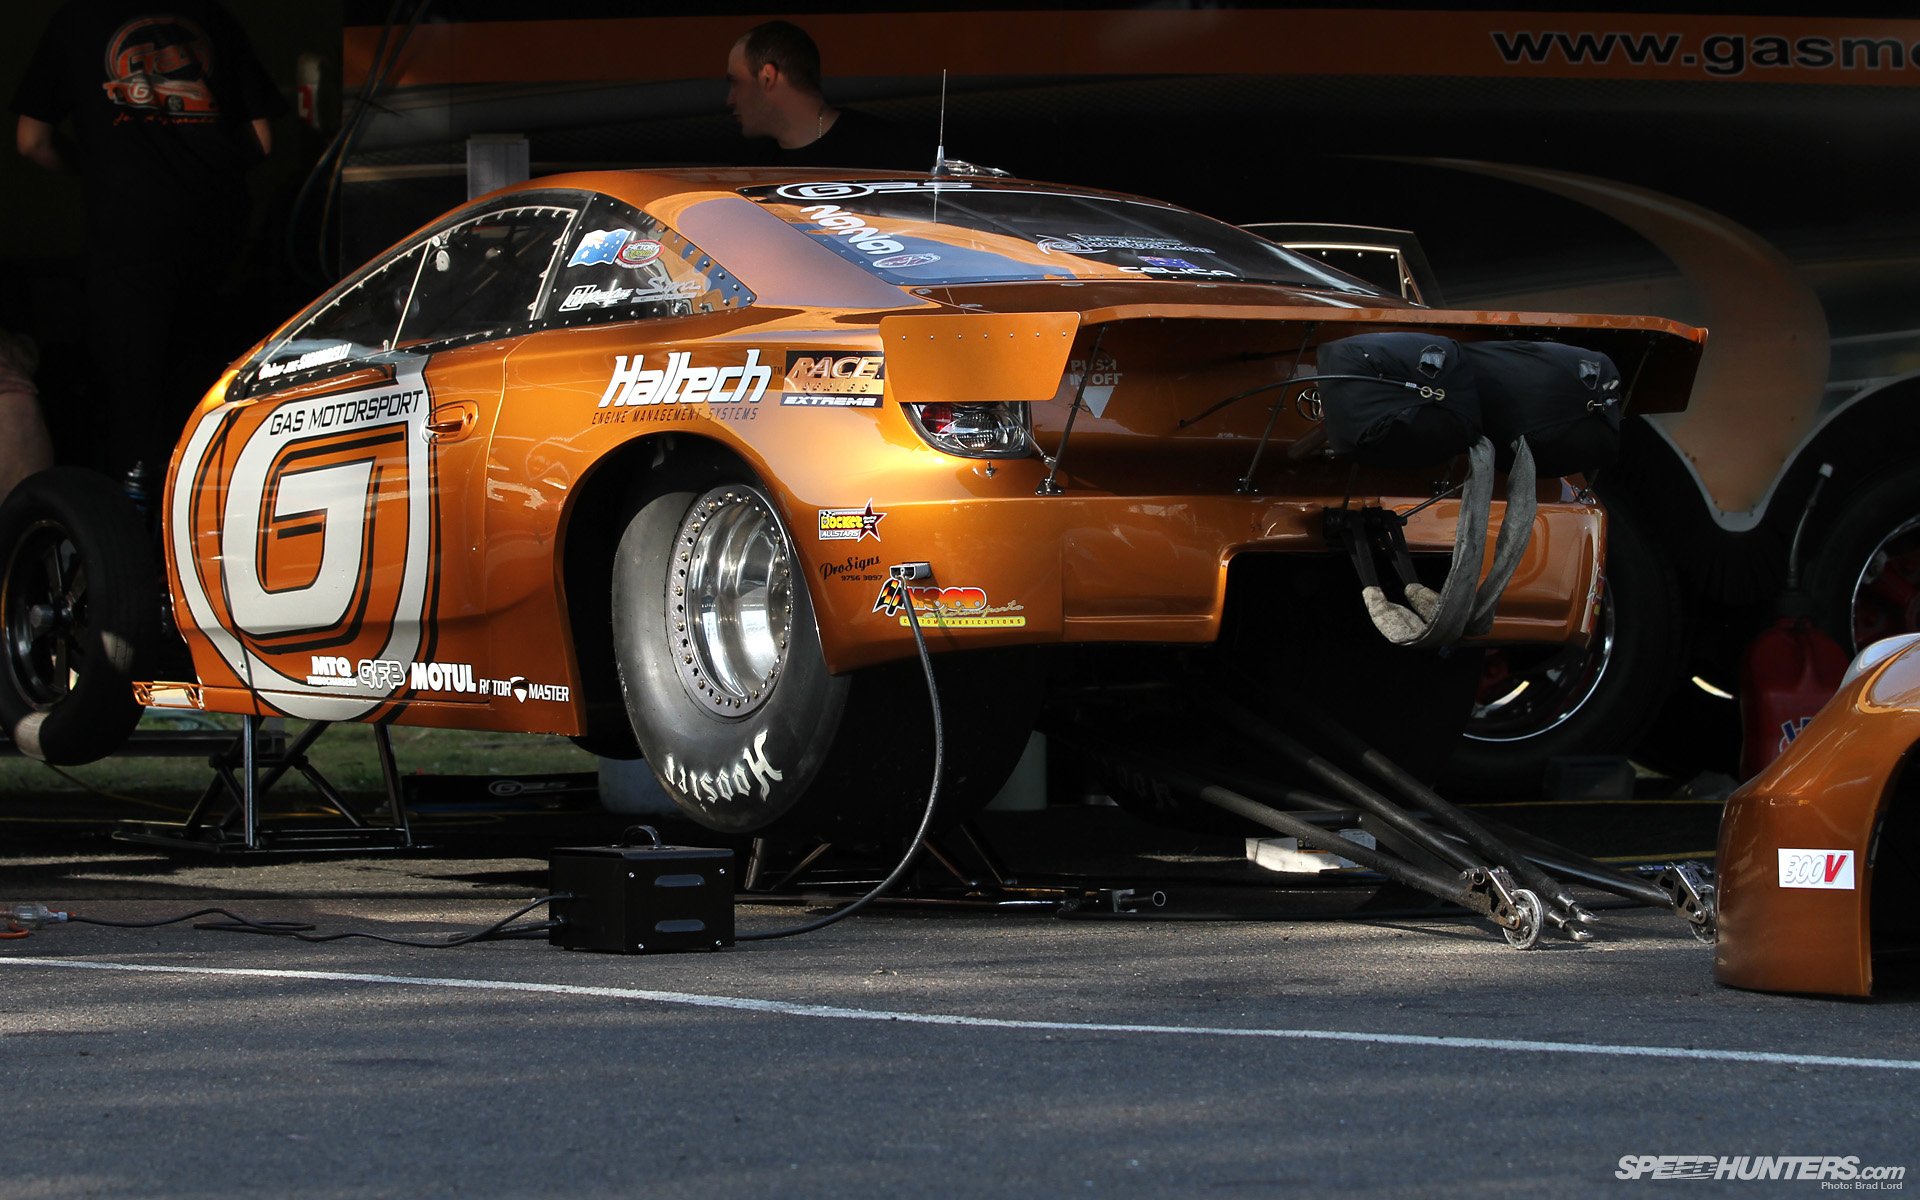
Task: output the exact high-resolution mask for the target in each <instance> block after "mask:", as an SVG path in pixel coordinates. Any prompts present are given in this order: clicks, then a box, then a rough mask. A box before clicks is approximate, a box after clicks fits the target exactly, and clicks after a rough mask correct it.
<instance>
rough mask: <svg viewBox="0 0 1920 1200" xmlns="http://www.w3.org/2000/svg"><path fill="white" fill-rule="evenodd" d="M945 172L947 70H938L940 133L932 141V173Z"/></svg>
mask: <svg viewBox="0 0 1920 1200" xmlns="http://www.w3.org/2000/svg"><path fill="white" fill-rule="evenodd" d="M946 172H947V69H946V68H945V67H941V68H940V131H939V133H937V134H935V135H934V139H933V173H934V174H935V175H944V174H946Z"/></svg>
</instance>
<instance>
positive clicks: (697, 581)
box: [667, 484, 793, 717]
mask: <svg viewBox="0 0 1920 1200" xmlns="http://www.w3.org/2000/svg"><path fill="white" fill-rule="evenodd" d="M673 545H674V563H673V570H672V571H671V572H670V573H669V575H668V580H667V592H668V595H667V635H668V639H669V641H670V643H671V644H672V645H673V647H674V655H673V665H674V668H675V670H676V671H677V672H678V673H679V676H680V682H681V684H682V685H683V686H685V688H686V689H687V694H688V695H689V696H692V697H693V698H694V700H695V701H697V702H698V703H700V704H701V705H702V706H704V707H705V708H707V709H709V710H710V711H712V712H715V713H719V714H721V715H724V716H732V717H737V716H744V715H746V714H747V713H750V712H753V711H754V710H755V709H757V708H759V707H760V706H761V705H762V704H764V703H766V699H767V697H768V695H769V694H771V692H772V690H773V685H774V683H775V682H776V681H777V680H778V679H779V677H780V670H781V667H782V666H784V665H785V663H786V657H787V643H788V635H789V633H790V631H791V629H792V625H793V555H792V552H791V550H790V549H789V548H788V546H787V538H786V534H785V532H784V531H783V530H782V529H781V526H780V519H779V518H778V517H777V516H775V515H774V512H773V509H772V508H771V507H770V506H769V505H768V504H767V500H766V497H764V496H762V495H761V494H760V493H759V492H757V491H755V490H753V489H752V488H747V487H742V486H740V485H738V484H732V485H728V486H726V487H717V488H714V489H713V490H712V491H710V492H708V493H707V494H705V495H704V496H701V497H700V498H699V499H698V500H696V501H694V503H693V507H692V508H691V509H689V510H688V512H687V516H686V519H685V520H683V521H682V522H681V523H680V532H679V533H678V535H676V536H675V538H674V542H673Z"/></svg>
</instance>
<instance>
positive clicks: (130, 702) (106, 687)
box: [0, 467, 159, 765]
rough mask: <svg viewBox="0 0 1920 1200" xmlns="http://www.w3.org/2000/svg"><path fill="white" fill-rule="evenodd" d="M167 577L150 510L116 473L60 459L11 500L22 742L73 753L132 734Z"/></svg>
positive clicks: (23, 748)
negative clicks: (135, 500)
mask: <svg viewBox="0 0 1920 1200" xmlns="http://www.w3.org/2000/svg"><path fill="white" fill-rule="evenodd" d="M155 579H156V574H155V571H154V559H153V549H152V546H151V544H150V543H149V540H148V537H147V534H146V532H145V530H144V528H143V526H142V523H141V521H140V517H139V514H138V513H137V512H136V511H135V510H134V508H133V505H132V504H130V503H129V502H128V501H127V499H126V497H125V496H124V495H122V494H121V492H120V489H119V488H118V487H116V486H114V484H113V482H112V481H111V480H109V479H107V478H106V477H105V476H102V475H98V474H95V473H94V472H92V471H86V470H81V469H79V468H75V467H55V468H53V469H52V470H48V471H42V472H41V473H39V474H38V475H34V476H32V477H31V478H29V479H27V480H25V481H24V482H22V483H21V484H20V485H19V487H17V488H15V489H14V492H13V494H12V495H11V496H10V497H8V499H7V502H6V504H5V505H0V631H3V632H4V636H5V638H6V643H5V653H4V655H0V724H4V731H5V733H6V734H7V736H8V737H10V738H11V739H12V740H13V743H14V744H15V745H16V746H17V747H19V749H20V752H21V753H23V754H26V755H29V756H30V757H33V758H38V759H41V760H44V761H46V762H50V763H55V764H59V765H72V764H76V763H85V762H92V761H93V760H94V759H97V758H100V757H102V756H104V755H107V754H110V753H112V752H113V751H114V750H116V749H118V748H119V746H120V745H121V744H122V743H123V742H125V741H126V739H127V735H128V734H130V733H131V732H132V731H133V727H134V726H135V725H136V724H138V723H139V720H140V706H139V705H138V704H136V703H135V702H134V698H133V687H132V683H133V680H134V678H135V677H136V674H135V673H136V671H137V670H138V667H139V663H140V660H141V657H142V656H143V655H144V654H146V653H147V652H148V651H149V650H150V649H151V648H152V647H153V645H154V644H155V642H156V641H157V640H158V638H159V620H158V606H157V603H156V601H157V597H156V595H155Z"/></svg>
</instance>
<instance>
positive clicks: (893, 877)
mask: <svg viewBox="0 0 1920 1200" xmlns="http://www.w3.org/2000/svg"><path fill="white" fill-rule="evenodd" d="M903 591H904V592H905V596H904V598H905V600H906V610H907V627H908V628H909V629H911V630H913V644H914V646H915V647H916V648H917V649H918V650H919V651H920V669H921V670H923V671H925V672H926V676H927V699H928V701H929V702H930V703H931V704H932V705H933V784H932V786H930V787H929V788H928V789H927V811H926V812H924V813H922V814H921V816H920V828H919V829H917V830H915V831H914V834H913V841H912V842H911V843H909V844H908V846H907V852H906V853H905V854H903V855H901V856H900V862H899V864H898V865H897V866H895V867H894V868H893V870H892V871H890V872H888V873H887V877H886V878H885V879H882V880H881V881H880V882H879V883H876V884H874V885H873V890H872V891H869V892H868V893H867V894H866V895H864V896H861V897H860V898H859V899H857V900H855V901H853V902H852V903H850V904H847V905H845V906H844V907H841V908H836V909H834V910H833V911H832V912H830V913H828V914H826V915H825V916H823V917H820V918H818V919H816V920H812V921H808V922H806V923H805V924H803V925H795V926H792V927H791V928H788V929H775V930H771V931H769V932H766V933H736V934H734V938H733V940H734V941H736V942H769V941H772V940H773V939H774V938H784V937H793V936H794V935H795V934H801V933H812V932H813V931H814V930H816V929H825V928H826V927H827V926H829V925H831V924H833V923H834V922H835V921H839V920H842V919H843V918H846V917H850V916H852V915H853V914H854V913H856V912H859V911H860V910H861V909H863V908H865V907H866V906H867V905H868V904H871V903H872V902H873V901H874V900H876V899H878V898H879V897H881V896H883V895H885V894H886V892H887V890H888V889H889V888H891V887H893V885H894V884H896V883H898V882H900V879H901V877H902V876H904V875H905V874H906V873H907V869H908V868H909V867H911V866H912V865H913V860H914V859H916V858H918V857H919V856H920V851H921V849H922V848H923V847H925V846H926V844H927V832H928V831H929V830H930V829H932V828H933V814H934V812H935V811H936V810H937V809H938V808H939V806H940V777H941V775H942V773H943V772H944V771H945V768H946V761H947V736H946V730H945V728H944V727H943V726H942V725H941V722H940V689H939V687H938V686H937V685H936V684H935V683H934V680H933V656H932V655H931V654H929V653H928V652H927V639H926V636H925V635H924V634H922V633H921V632H920V618H919V616H918V615H917V614H915V612H914V611H913V596H912V593H911V591H910V590H907V589H903Z"/></svg>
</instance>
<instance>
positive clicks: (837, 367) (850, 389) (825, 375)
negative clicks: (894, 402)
mask: <svg viewBox="0 0 1920 1200" xmlns="http://www.w3.org/2000/svg"><path fill="white" fill-rule="evenodd" d="M886 377H887V360H886V356H885V355H883V354H813V353H805V352H801V351H798V350H789V351H788V352H787V378H786V380H785V382H784V383H783V384H782V385H781V386H782V387H783V388H784V389H785V390H784V391H783V392H782V393H781V395H780V403H781V404H783V405H786V406H787V407H789V408H879V407H880V400H881V397H882V396H884V395H885V394H886V390H887V382H886Z"/></svg>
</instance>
